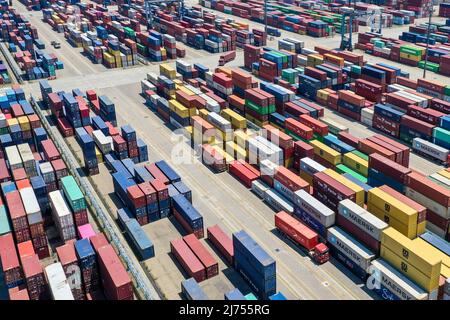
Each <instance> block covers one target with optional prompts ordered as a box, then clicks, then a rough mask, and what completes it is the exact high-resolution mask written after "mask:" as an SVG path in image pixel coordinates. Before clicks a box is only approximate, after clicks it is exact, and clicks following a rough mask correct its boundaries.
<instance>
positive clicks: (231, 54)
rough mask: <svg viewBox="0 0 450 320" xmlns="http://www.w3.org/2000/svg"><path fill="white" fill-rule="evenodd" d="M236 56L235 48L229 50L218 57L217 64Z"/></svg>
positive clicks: (224, 62) (220, 64)
mask: <svg viewBox="0 0 450 320" xmlns="http://www.w3.org/2000/svg"><path fill="white" fill-rule="evenodd" d="M235 58H236V50H233V51H229V52H227V53H225V54H223V55H221V56H220V57H219V66H224V65H225V64H226V63H228V62H230V61H233V60H234V59H235Z"/></svg>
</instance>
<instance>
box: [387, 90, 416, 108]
mask: <svg viewBox="0 0 450 320" xmlns="http://www.w3.org/2000/svg"><path fill="white" fill-rule="evenodd" d="M386 103H390V104H393V105H394V106H397V107H399V108H402V109H404V110H407V109H408V106H410V105H416V104H417V102H416V101H413V100H411V99H406V98H404V97H401V96H399V95H396V94H395V93H388V94H386Z"/></svg>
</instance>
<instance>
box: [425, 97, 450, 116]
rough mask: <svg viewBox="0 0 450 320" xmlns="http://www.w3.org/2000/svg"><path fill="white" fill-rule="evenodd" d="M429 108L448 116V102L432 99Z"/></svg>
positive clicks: (449, 111)
mask: <svg viewBox="0 0 450 320" xmlns="http://www.w3.org/2000/svg"><path fill="white" fill-rule="evenodd" d="M430 108H431V109H434V110H437V111H440V112H443V113H445V114H450V102H447V101H444V100H441V99H433V100H431V103H430Z"/></svg>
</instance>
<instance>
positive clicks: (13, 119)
mask: <svg viewBox="0 0 450 320" xmlns="http://www.w3.org/2000/svg"><path fill="white" fill-rule="evenodd" d="M6 121H7V122H8V126H10V127H11V126H13V125H15V124H19V121H17V118H11V119H8V120H6Z"/></svg>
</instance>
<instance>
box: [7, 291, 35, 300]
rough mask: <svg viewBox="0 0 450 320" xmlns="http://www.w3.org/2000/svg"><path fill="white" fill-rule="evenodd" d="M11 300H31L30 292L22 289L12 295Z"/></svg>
mask: <svg viewBox="0 0 450 320" xmlns="http://www.w3.org/2000/svg"><path fill="white" fill-rule="evenodd" d="M9 300H16V301H19V300H22V301H26V300H30V296H29V295H28V290H27V289H22V290H18V291H15V292H12V293H10V295H9Z"/></svg>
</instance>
